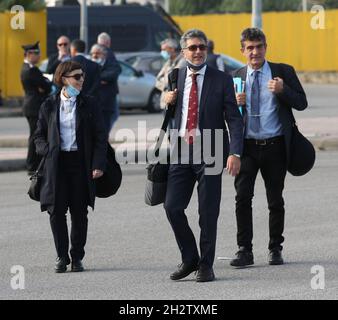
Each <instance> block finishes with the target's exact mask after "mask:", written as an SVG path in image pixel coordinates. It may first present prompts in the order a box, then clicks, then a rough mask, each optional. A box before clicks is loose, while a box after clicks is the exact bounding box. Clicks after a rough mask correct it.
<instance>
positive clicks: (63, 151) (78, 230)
mask: <svg viewBox="0 0 338 320" xmlns="http://www.w3.org/2000/svg"><path fill="white" fill-rule="evenodd" d="M84 77H85V75H84V72H83V69H82V66H81V64H79V63H78V62H75V61H71V60H70V61H66V62H62V63H60V64H59V66H58V67H57V68H56V71H55V77H54V81H55V82H56V84H57V86H58V87H59V88H61V89H60V91H59V92H58V93H56V94H55V95H52V96H50V97H48V98H47V99H46V101H45V102H44V103H43V105H42V106H41V110H40V114H39V120H38V124H37V130H36V131H35V134H34V142H35V145H36V151H37V153H38V154H39V155H40V156H42V157H44V161H45V162H44V168H43V178H42V182H41V190H40V206H41V211H48V213H49V219H50V225H51V229H52V233H53V237H54V243H55V247H56V252H57V259H56V263H55V267H54V270H55V272H57V273H62V272H65V271H66V270H67V265H68V264H70V258H69V254H68V249H69V237H68V227H67V217H66V214H67V211H68V209H69V211H70V216H71V232H70V241H71V248H70V256H71V259H72V260H71V271H74V272H80V271H83V270H84V266H83V263H82V259H83V257H84V255H85V250H84V247H85V244H86V240H87V229H88V217H87V214H88V206H90V207H91V208H92V209H94V204H95V179H97V178H99V177H101V176H102V175H103V172H104V170H105V167H106V153H107V139H106V134H105V130H104V125H103V119H102V113H101V112H100V107H98V105H97V101H96V100H95V99H94V98H93V97H90V96H85V95H84V94H83V93H82V87H83V84H84Z"/></svg>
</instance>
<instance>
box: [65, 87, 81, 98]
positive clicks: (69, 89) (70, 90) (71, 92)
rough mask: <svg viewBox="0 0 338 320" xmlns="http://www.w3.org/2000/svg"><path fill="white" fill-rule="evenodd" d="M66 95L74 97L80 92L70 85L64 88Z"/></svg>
mask: <svg viewBox="0 0 338 320" xmlns="http://www.w3.org/2000/svg"><path fill="white" fill-rule="evenodd" d="M66 91H67V94H68V95H69V97H76V96H78V95H79V94H80V91H79V90H77V89H76V88H74V87H73V86H72V85H70V84H69V85H67V87H66Z"/></svg>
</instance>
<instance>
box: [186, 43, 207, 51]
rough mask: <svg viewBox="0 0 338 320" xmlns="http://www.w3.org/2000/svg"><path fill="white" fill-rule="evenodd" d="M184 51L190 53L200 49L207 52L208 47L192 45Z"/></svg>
mask: <svg viewBox="0 0 338 320" xmlns="http://www.w3.org/2000/svg"><path fill="white" fill-rule="evenodd" d="M183 49H188V50H189V51H197V49H200V50H201V51H205V50H207V46H206V45H205V44H199V45H196V44H192V45H191V46H189V47H185V48H183Z"/></svg>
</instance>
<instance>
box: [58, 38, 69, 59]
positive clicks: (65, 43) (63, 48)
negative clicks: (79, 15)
mask: <svg viewBox="0 0 338 320" xmlns="http://www.w3.org/2000/svg"><path fill="white" fill-rule="evenodd" d="M56 46H57V48H58V50H59V54H61V55H65V54H67V53H68V52H69V49H70V40H69V38H68V37H66V36H61V37H59V38H58V40H57V41H56Z"/></svg>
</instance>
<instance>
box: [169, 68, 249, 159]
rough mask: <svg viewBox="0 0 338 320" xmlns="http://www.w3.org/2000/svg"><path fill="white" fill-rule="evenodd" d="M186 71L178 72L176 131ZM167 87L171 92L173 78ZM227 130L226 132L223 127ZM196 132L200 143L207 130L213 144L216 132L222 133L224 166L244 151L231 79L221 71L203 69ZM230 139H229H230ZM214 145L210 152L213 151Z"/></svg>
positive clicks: (241, 128) (182, 69) (239, 116)
mask: <svg viewBox="0 0 338 320" xmlns="http://www.w3.org/2000/svg"><path fill="white" fill-rule="evenodd" d="M186 74H187V68H181V69H180V70H179V73H178V82H177V90H178V97H177V102H176V106H175V112H174V118H175V121H174V128H175V129H177V130H179V128H180V126H181V120H182V105H183V93H184V83H185V78H186ZM169 87H170V90H172V77H171V74H170V75H169ZM225 122H226V123H227V126H228V128H229V131H228V130H227V127H226V124H225ZM199 128H200V131H201V134H202V139H203V130H204V129H210V131H211V137H212V140H211V141H213V139H214V137H215V130H216V129H221V130H222V131H223V159H224V165H225V164H226V160H227V157H228V155H229V153H230V154H239V155H241V154H242V150H243V131H244V130H243V118H242V116H241V114H240V112H239V109H238V106H237V103H236V97H235V91H234V83H233V80H232V77H231V76H230V75H229V74H227V73H224V72H222V71H219V70H216V69H213V68H209V67H207V68H206V72H205V75H204V81H203V88H202V94H201V101H200V103H199ZM229 136H230V139H229ZM202 145H203V143H202ZM213 150H214V143H212V145H211V152H212V153H213V152H214V151H213Z"/></svg>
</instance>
